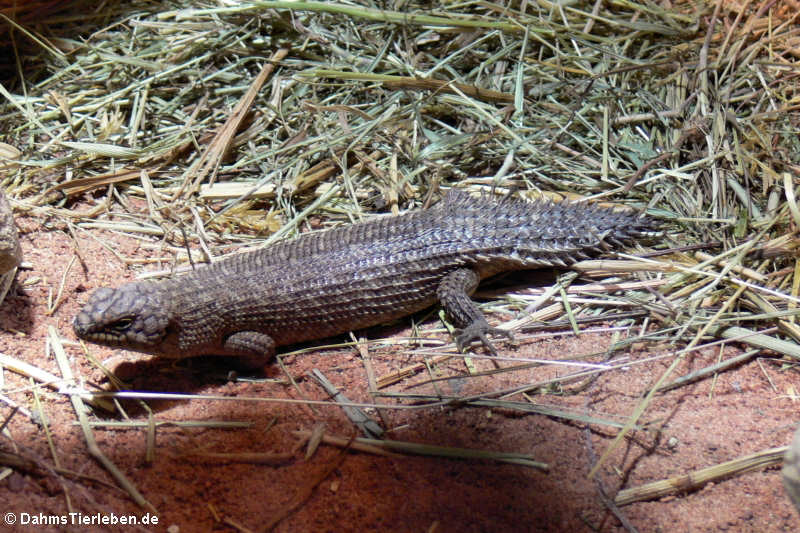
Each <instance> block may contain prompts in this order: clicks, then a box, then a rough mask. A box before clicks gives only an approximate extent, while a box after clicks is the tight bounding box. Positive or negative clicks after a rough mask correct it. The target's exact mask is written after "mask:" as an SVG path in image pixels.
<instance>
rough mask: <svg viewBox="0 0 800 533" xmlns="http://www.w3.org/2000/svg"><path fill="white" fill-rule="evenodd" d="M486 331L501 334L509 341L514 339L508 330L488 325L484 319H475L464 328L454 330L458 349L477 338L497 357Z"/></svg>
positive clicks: (460, 350)
mask: <svg viewBox="0 0 800 533" xmlns="http://www.w3.org/2000/svg"><path fill="white" fill-rule="evenodd" d="M487 333H488V334H491V335H502V336H504V337H506V338H507V339H509V340H511V341H513V340H514V334H513V333H512V332H510V331H509V330H507V329H501V328H493V327H491V326H489V324H487V323H486V321H485V320H483V321H478V320H476V321H475V322H473V323H472V324H470V325H469V326H467V327H466V328H463V329H456V330H455V341H456V347H457V348H458V351H459V352H463V351H464V348H466V347H467V346H469V345H470V343H472V341H476V340H479V341H481V343H482V344H483V345H484V346H485V347H486V349H487V350H489V352H490V353H491V354H492V355H493V356H495V357H497V350H496V349H495V347H494V345H493V344H492V342H491V341H490V340H489V338H488V337H487V336H486V334H487Z"/></svg>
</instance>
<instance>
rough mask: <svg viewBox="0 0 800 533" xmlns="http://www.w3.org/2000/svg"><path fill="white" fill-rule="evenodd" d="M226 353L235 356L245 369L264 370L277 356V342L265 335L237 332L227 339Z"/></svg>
mask: <svg viewBox="0 0 800 533" xmlns="http://www.w3.org/2000/svg"><path fill="white" fill-rule="evenodd" d="M223 346H224V349H225V353H224V354H222V355H232V356H235V357H236V358H237V360H238V362H239V364H241V365H242V366H243V367H245V368H249V369H259V368H264V366H266V364H267V363H269V362H270V361H271V360H272V358H273V357H274V356H275V341H273V340H272V337H270V336H269V335H266V334H265V333H259V332H257V331H237V332H236V333H232V334H231V335H229V336H228V337H227V338H226V339H225V343H224V345H223Z"/></svg>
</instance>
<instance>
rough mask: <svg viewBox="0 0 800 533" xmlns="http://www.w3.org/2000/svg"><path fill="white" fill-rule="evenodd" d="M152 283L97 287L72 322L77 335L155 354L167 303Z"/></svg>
mask: <svg viewBox="0 0 800 533" xmlns="http://www.w3.org/2000/svg"><path fill="white" fill-rule="evenodd" d="M163 300H164V298H163V297H162V291H161V290H160V289H159V287H158V286H157V285H156V284H155V283H148V282H134V283H126V284H125V285H122V286H121V287H119V288H117V289H109V288H102V289H97V290H96V291H95V292H94V293H92V295H91V296H90V297H89V301H88V302H86V305H85V306H84V307H83V309H82V310H81V311H80V313H78V314H77V316H76V317H75V320H74V321H73V322H72V327H73V329H74V330H75V334H76V335H77V336H78V338H80V339H84V340H87V341H91V342H95V343H97V344H104V345H106V346H121V347H124V348H128V349H131V350H137V351H140V352H145V353H152V354H158V353H160V352H161V349H160V348H162V347H163V345H164V343H165V339H166V337H167V336H168V333H169V322H170V315H169V305H168V303H167V302H164V301H163Z"/></svg>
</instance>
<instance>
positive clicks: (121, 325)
mask: <svg viewBox="0 0 800 533" xmlns="http://www.w3.org/2000/svg"><path fill="white" fill-rule="evenodd" d="M131 324H133V318H131V317H125V318H120V319H119V320H117V321H116V322H114V323H112V324H109V325H108V327H109V328H110V329H113V330H114V331H120V332H123V331H127V330H128V328H130V327H131Z"/></svg>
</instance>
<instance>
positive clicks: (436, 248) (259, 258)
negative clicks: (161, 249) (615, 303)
mask: <svg viewBox="0 0 800 533" xmlns="http://www.w3.org/2000/svg"><path fill="white" fill-rule="evenodd" d="M653 229H654V224H653V222H652V221H651V220H649V219H647V218H643V217H641V216H639V215H638V214H636V213H631V212H628V211H615V210H611V209H606V208H601V207H596V206H591V205H585V204H575V203H568V202H562V203H552V202H548V201H537V202H525V201H521V200H514V199H510V198H506V199H503V200H500V201H494V200H490V199H488V198H486V197H479V198H474V197H471V196H469V195H467V194H465V193H463V192H457V191H451V192H450V193H449V194H448V195H447V196H446V197H445V199H444V200H443V201H441V202H440V203H439V204H437V205H436V206H434V207H432V208H431V209H427V210H423V211H415V212H412V213H408V214H405V215H400V216H395V217H380V218H377V219H375V220H371V221H368V222H363V223H359V224H353V225H350V226H343V227H340V228H336V229H333V230H330V231H325V232H319V233H313V234H307V235H303V236H301V237H299V238H298V239H295V240H291V241H285V242H281V243H278V244H276V245H274V246H271V247H269V248H265V249H262V250H256V251H251V252H245V253H241V254H235V255H232V256H230V257H227V258H225V259H223V260H221V261H218V262H216V263H213V264H212V265H209V266H206V267H202V268H199V269H197V270H195V271H193V272H191V273H189V274H186V275H183V276H179V277H176V278H174V279H169V280H164V281H158V282H135V283H128V284H126V285H123V286H121V287H119V288H117V289H108V288H103V289H98V290H97V291H96V292H95V293H94V294H92V295H91V297H90V298H89V301H88V302H87V303H86V306H85V307H84V308H83V310H82V311H81V312H80V313H78V315H77V316H76V317H75V320H74V322H73V327H74V329H75V333H76V335H77V336H78V337H79V338H81V339H85V340H88V341H92V342H96V343H99V344H105V345H108V346H118V347H122V348H128V349H131V350H137V351H140V352H144V353H150V354H156V355H161V356H166V357H173V358H182V357H191V356H196V355H227V356H237V357H240V358H242V360H243V361H244V362H245V363H246V364H248V365H250V366H261V365H263V364H265V363H267V362H268V361H269V360H270V359H271V358H272V356H273V355H274V353H275V347H277V346H283V345H287V344H293V343H297V342H303V341H307V340H313V339H321V338H325V337H330V336H334V335H338V334H341V333H345V332H347V331H351V330H357V329H361V328H365V327H368V326H373V325H377V324H381V323H385V322H389V321H391V320H394V319H396V318H400V317H402V316H406V315H409V314H412V313H414V312H417V311H420V310H422V309H424V308H426V307H429V306H431V305H433V304H434V303H437V302H439V303H441V304H442V306H443V307H444V309H445V310H446V311H447V313H448V315H449V316H450V318H451V319H452V321H453V323H454V324H455V325H456V326H457V327H458V328H461V330H460V332H459V333H458V334H457V336H456V342H457V344H458V346H459V347H460V348H463V347H464V346H465V345H468V344H469V343H470V342H472V341H473V340H480V341H482V342H483V344H484V345H485V346H486V347H487V348H488V349H489V350H490V351H491V352H492V353H495V350H494V348H493V347H492V345H491V343H490V342H489V340H488V339H487V337H486V335H487V334H498V333H500V334H504V335H507V336H509V334H508V332H505V331H503V330H498V329H496V328H490V327H489V325H488V324H487V322H486V319H485V317H484V316H483V313H481V311H480V310H479V309H478V308H477V307H476V306H475V304H474V303H473V302H472V301H471V300H470V298H469V295H470V294H472V292H473V291H474V290H475V288H476V287H477V285H478V283H479V282H480V280H482V279H485V278H486V277H488V276H491V275H494V274H497V273H499V272H505V271H510V270H518V269H526V268H536V267H542V266H568V265H569V264H571V263H573V262H575V261H577V260H580V259H583V258H586V257H587V256H589V255H591V254H595V253H599V252H601V251H602V250H604V249H608V248H609V247H610V246H612V245H613V246H621V245H622V244H623V243H624V242H629V241H631V240H633V239H634V238H637V237H642V236H646V235H652V234H653V233H654V232H653Z"/></svg>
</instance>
